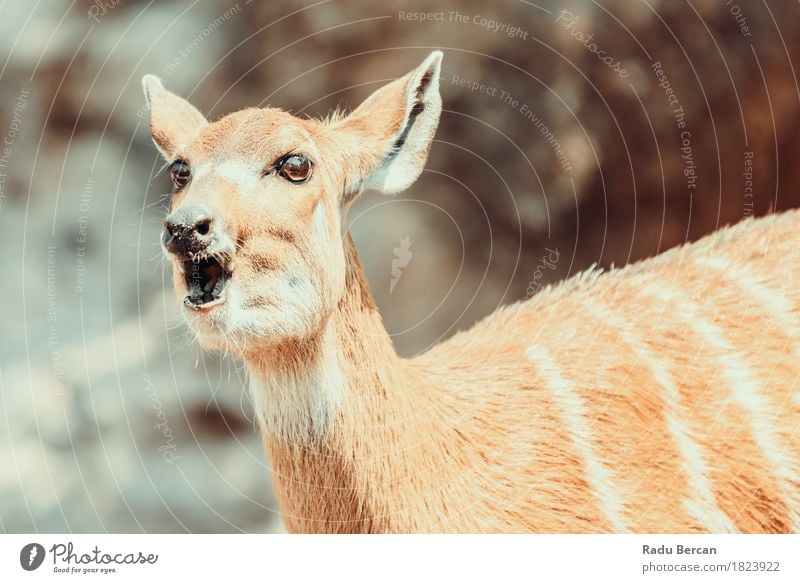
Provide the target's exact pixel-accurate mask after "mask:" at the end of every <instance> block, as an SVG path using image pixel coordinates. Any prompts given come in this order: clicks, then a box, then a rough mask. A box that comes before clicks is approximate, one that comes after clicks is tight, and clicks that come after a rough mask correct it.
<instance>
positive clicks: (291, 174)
mask: <svg viewBox="0 0 800 583" xmlns="http://www.w3.org/2000/svg"><path fill="white" fill-rule="evenodd" d="M312 168H313V166H312V164H311V160H309V159H308V158H306V157H305V156H303V155H302V154H290V155H289V156H284V157H283V158H281V159H280V160H278V163H277V164H276V165H275V171H276V172H277V173H278V174H279V175H281V176H282V177H283V178H285V179H286V180H288V181H289V182H294V183H295V184H300V183H301V182H305V181H306V180H308V179H309V178H311V169H312Z"/></svg>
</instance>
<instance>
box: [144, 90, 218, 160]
mask: <svg viewBox="0 0 800 583" xmlns="http://www.w3.org/2000/svg"><path fill="white" fill-rule="evenodd" d="M142 88H143V89H144V98H145V101H146V102H147V107H148V108H149V109H150V132H151V133H152V135H153V142H155V144H156V146H158V149H159V150H160V151H161V154H163V156H164V157H165V158H166V159H168V160H172V159H174V158H175V155H176V153H177V152H178V151H179V150H180V149H182V148H183V147H184V146H185V145H186V144H187V143H189V141H191V139H192V138H193V137H194V136H196V135H197V134H198V132H200V130H202V129H203V128H204V127H206V126H207V125H208V121H207V120H206V118H205V117H203V114H202V113H200V112H199V111H198V110H197V108H196V107H195V106H193V105H192V104H191V103H189V102H188V101H186V100H185V99H183V98H182V97H178V96H177V95H175V94H174V93H172V92H170V91H167V90H166V89H164V85H163V84H162V83H161V80H160V79H159V78H158V77H156V76H155V75H145V76H144V77H143V78H142Z"/></svg>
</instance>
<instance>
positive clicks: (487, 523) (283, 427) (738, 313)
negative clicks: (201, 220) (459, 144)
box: [153, 57, 800, 533]
mask: <svg viewBox="0 0 800 583" xmlns="http://www.w3.org/2000/svg"><path fill="white" fill-rule="evenodd" d="M422 79H425V80H426V81H424V82H422V81H421V80H422ZM431 80H433V81H435V82H434V83H431ZM436 82H438V58H434V57H431V58H429V59H428V60H426V62H425V63H423V66H422V67H421V68H418V69H417V70H415V71H414V72H412V73H411V74H410V75H408V76H406V77H404V78H403V79H401V80H398V81H396V82H394V83H392V84H390V85H389V86H387V88H384V89H382V90H379V91H378V92H376V93H375V94H374V95H373V97H371V98H370V99H369V100H367V102H365V104H363V105H362V106H361V107H360V108H358V109H356V110H355V111H354V113H353V114H351V115H350V116H347V117H342V118H339V117H336V118H333V119H331V120H328V121H325V122H318V121H314V120H298V119H296V118H293V117H291V116H290V115H289V114H287V113H285V112H280V111H277V110H272V109H266V110H246V111H244V112H239V113H236V114H233V115H231V116H228V117H226V118H224V119H223V120H220V121H219V122H216V123H213V124H210V125H208V126H206V127H204V128H201V130H200V131H199V133H196V135H195V134H194V133H193V132H194V130H186V129H185V128H181V127H176V126H175V125H174V124H173V125H169V124H167V126H166V127H161V126H159V127H158V128H154V134H155V135H156V139H157V140H160V144H169V143H173V144H179V143H183V142H186V144H187V145H186V146H185V147H184V149H183V150H181V151H179V152H178V151H171V152H168V153H167V154H166V155H167V156H168V157H170V158H172V157H175V156H178V155H180V156H182V157H185V158H186V159H188V160H190V161H191V163H192V164H196V165H200V164H205V163H208V164H211V165H212V166H211V167H212V168H213V165H214V164H219V163H221V162H222V161H225V160H230V159H234V158H235V159H236V160H239V161H240V162H241V164H242V168H248V167H251V166H252V167H254V168H256V167H258V166H259V164H264V163H266V162H268V161H270V160H271V159H273V158H274V157H275V156H278V155H280V154H282V153H285V152H287V151H290V150H292V149H293V148H297V147H300V148H303V149H304V150H305V151H306V152H307V153H309V154H310V155H312V156H314V158H315V162H316V164H317V165H316V168H315V172H316V174H315V178H314V179H313V180H311V181H309V183H308V184H307V185H303V186H295V185H289V184H285V183H283V182H280V181H275V180H272V178H271V177H265V178H262V179H261V180H260V181H259V182H258V185H257V186H254V187H252V189H251V190H250V191H248V192H242V188H241V185H239V186H237V185H236V184H234V183H232V182H231V181H230V180H229V179H226V178H224V177H220V176H216V175H215V174H214V172H213V171H212V172H211V174H209V175H208V176H207V177H204V178H198V180H197V184H193V185H192V187H191V188H189V189H188V190H187V191H186V192H183V193H181V194H180V195H179V196H177V197H176V198H175V200H174V201H173V208H177V207H178V206H180V205H181V204H185V202H186V200H194V201H198V200H200V201H203V202H204V203H205V204H207V205H209V206H211V207H212V208H213V210H214V212H215V213H216V216H215V220H220V221H224V222H225V225H226V232H227V233H228V234H229V235H230V236H231V237H232V239H233V240H235V241H236V248H237V251H236V257H235V270H234V282H235V285H236V286H237V287H236V290H237V292H236V293H237V294H238V295H236V296H232V297H240V298H242V299H241V303H240V304H239V305H236V306H235V305H226V306H223V307H222V308H221V309H220V308H217V309H215V311H214V312H213V313H211V314H203V315H201V316H187V317H189V324H190V326H192V328H193V329H194V330H195V331H196V332H197V334H198V338H199V340H200V342H201V343H203V344H204V345H205V346H208V347H210V348H230V349H231V350H234V351H236V352H237V353H238V354H241V355H242V356H243V357H244V359H245V360H246V362H247V364H248V368H249V370H250V372H251V375H252V377H253V387H254V399H255V401H256V404H257V406H258V408H259V416H260V419H261V422H262V429H263V437H264V443H265V447H266V449H267V452H268V455H269V459H270V462H271V465H272V475H273V482H274V485H275V489H276V491H277V493H278V497H279V501H280V505H281V511H282V513H283V516H284V519H285V522H286V525H287V528H288V529H289V530H290V531H295V532H308V531H310V532H549V533H560V532H621V531H631V532H725V531H741V532H791V531H794V532H797V531H798V529H800V386H798V384H799V383H798V379H800V287H799V286H798V282H797V274H798V273H800V254H798V239H800V212H798V211H793V212H789V213H785V214H782V215H778V216H770V217H767V218H763V219H759V220H747V221H744V222H742V223H741V224H740V225H737V226H734V227H731V228H727V229H724V230H721V231H719V232H718V233H716V234H714V235H711V236H709V237H706V238H705V239H703V240H702V241H700V242H698V243H695V244H692V245H687V246H685V247H683V248H680V249H675V250H672V251H669V252H667V253H664V254H663V255H661V256H659V257H657V258H655V259H651V260H648V261H644V262H641V263H639V264H635V265H632V266H629V267H626V268H624V269H618V270H614V271H612V272H610V273H605V274H601V273H599V272H597V271H590V272H587V273H584V274H581V275H580V276H577V277H575V278H573V279H571V280H569V281H567V282H566V283H563V284H561V285H558V286H556V287H553V288H549V289H547V290H545V291H543V292H542V293H540V294H538V295H537V296H535V297H534V298H532V299H531V300H528V301H525V302H522V303H518V304H515V305H512V306H507V307H504V308H502V309H500V310H498V311H497V312H495V313H494V314H492V315H491V316H489V317H488V318H486V319H485V320H484V321H482V322H481V323H479V324H477V325H476V326H475V327H473V328H472V329H471V330H469V331H467V332H462V333H460V334H458V335H456V336H455V337H453V338H451V339H450V340H448V341H446V342H443V343H441V344H440V345H438V346H436V347H435V348H433V349H432V350H430V351H429V352H427V353H426V354H424V355H422V356H420V357H418V358H415V359H411V360H405V359H401V358H399V357H398V356H397V354H396V353H395V351H394V349H393V346H392V343H391V340H390V338H389V337H388V335H387V333H386V331H385V329H384V327H383V325H382V323H381V318H380V315H379V313H378V311H377V308H376V306H375V302H374V301H373V299H372V296H371V294H370V291H369V287H368V285H367V281H366V278H365V276H364V273H363V270H362V268H361V265H360V262H359V260H358V255H357V253H356V250H355V248H354V246H353V243H352V241H351V239H350V237H349V235H348V234H347V233H346V232H343V228H342V224H343V220H342V213H344V212H345V210H346V208H347V204H348V203H349V201H350V200H351V198H352V193H353V192H354V191H358V190H359V189H360V188H361V187H362V186H363V185H365V184H370V185H372V186H377V187H379V188H380V187H381V185H382V184H383V185H384V186H385V187H386V189H387V190H392V188H393V187H394V186H396V185H398V184H402V183H403V182H404V181H406V180H405V178H404V177H403V176H402V175H399V177H398V175H395V176H392V173H391V171H392V169H393V168H394V169H396V168H400V167H401V166H402V167H407V168H409V170H408V171H409V172H410V174H412V175H413V176H411V177H410V178H409V179H410V180H412V181H413V178H415V177H416V174H418V173H419V172H420V171H421V167H422V165H423V164H424V161H425V158H426V156H427V150H428V147H429V146H430V141H431V138H432V131H433V130H432V128H435V124H436V121H437V120H438V111H437V109H436V104H437V99H438V91H436V88H435V85H436ZM420 83H422V85H420ZM431 91H435V97H434V96H433V94H432V93H431ZM170 100H171V98H170ZM416 100H419V101H420V103H419V104H418V105H419V106H420V107H419V108H418V109H419V110H421V111H422V113H420V114H419V115H420V117H419V125H418V126H416V129H414V126H413V125H409V119H410V117H409V116H410V115H411V116H412V117H413V115H412V114H410V113H409V112H410V111H412V110H413V109H414V108H415V107H417V106H416V105H415V101H416ZM162 105H163V104H162ZM169 106H170V104H169V103H167V105H165V107H169ZM153 107H154V117H153V120H154V125H157V123H159V122H157V121H156V120H158V119H160V120H164V119H168V118H169V116H168V115H166V114H165V113H164V112H160V113H158V112H157V110H158V108H159V107H161V106H160V105H159V104H158V102H157V101H155V100H154V101H153ZM439 107H440V105H439ZM426 108H427V111H428V113H427V114H426V113H425V110H426ZM408 127H411V132H407V133H408V135H409V136H410V137H411V138H413V139H412V140H411V142H410V143H407V144H401V146H402V147H401V150H400V153H401V154H402V156H403V157H402V158H400V160H401V166H396V167H391V164H392V160H393V159H397V158H393V157H392V156H393V152H392V148H393V143H394V142H395V141H396V139H397V136H398V133H399V132H402V131H403V128H408ZM176 132H177V134H180V133H181V132H189V133H190V134H191V135H190V137H189V138H188V141H187V140H182V139H181V136H180V135H176ZM164 135H167V138H164ZM406 147H407V148H409V149H408V150H403V149H402V148H406ZM162 148H163V145H162ZM403 165H405V166H403ZM387 167H388V168H389V172H386V169H387ZM381 173H383V175H384V177H385V176H390V177H391V179H388V180H386V179H382V180H383V182H381V180H378V181H377V182H376V181H374V177H375V176H376V175H378V174H381ZM414 173H416V174H414ZM249 181H250V178H247V177H246V179H244V180H243V182H242V184H249ZM371 181H372V182H371ZM398 181H399V182H398ZM320 209H322V210H320ZM315 221H316V223H315ZM178 275H180V274H179V272H178V267H177V266H176V276H178ZM291 277H295V278H297V281H298V282H301V284H297V286H296V289H299V290H303V291H302V293H303V294H306V295H304V296H302V297H301V298H300V299H299V300H298V299H297V298H296V297H295V296H293V295H286V294H285V293H283V292H282V291H281V290H282V289H283V288H281V287H280V286H279V284H278V282H281V281H291ZM287 278H289V279H287ZM302 282H305V283H307V285H304V284H302ZM182 285H183V284H182V283H181V278H180V277H176V292H177V295H178V297H179V298H180V297H182V296H183V295H184V294H185V289H183V288H182ZM298 293H299V292H298ZM301 300H302V302H303V303H302V304H300V303H297V302H299V301H301ZM228 303H229V304H233V299H231V300H230V301H229V302H228ZM243 322H244V323H243Z"/></svg>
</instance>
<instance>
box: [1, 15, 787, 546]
mask: <svg viewBox="0 0 800 583" xmlns="http://www.w3.org/2000/svg"><path fill="white" fill-rule="evenodd" d="M433 48H441V49H443V50H444V52H445V60H444V73H443V78H442V87H441V89H442V93H443V97H444V103H445V109H446V111H445V112H444V114H443V116H442V121H441V125H440V129H439V132H438V135H437V138H438V139H437V142H436V143H435V144H434V147H433V150H432V153H431V157H430V161H429V164H428V170H427V171H426V172H425V173H424V175H423V176H422V177H421V179H420V180H419V181H418V182H417V183H416V184H415V185H414V186H413V187H412V188H411V189H410V190H409V191H408V192H406V193H405V194H403V195H401V196H397V197H392V198H388V197H382V196H380V195H377V194H374V193H373V194H367V195H366V196H364V197H362V199H361V200H359V201H358V203H357V204H356V205H355V206H354V208H353V209H352V211H351V213H350V217H349V220H350V223H351V226H352V231H353V233H354V237H355V239H356V241H357V244H358V246H359V248H360V249H361V251H362V255H363V259H364V263H365V265H366V268H367V271H368V274H369V278H370V281H371V284H372V287H373V290H374V293H375V295H376V297H377V300H378V303H379V305H380V309H381V311H382V313H383V315H384V318H385V321H386V324H387V327H388V328H389V330H390V332H392V334H393V335H394V338H395V341H396V344H397V348H398V350H399V351H400V352H401V353H402V354H405V355H412V354H415V353H417V352H419V351H422V350H425V349H426V348H427V347H428V346H429V345H430V344H432V343H435V342H436V341H438V340H440V339H442V338H445V337H447V336H449V335H450V334H452V333H453V332H455V331H456V330H458V329H462V328H465V327H467V326H469V325H471V324H472V323H474V322H475V321H476V320H477V319H479V318H481V317H482V316H484V315H486V314H488V313H490V312H491V311H492V310H493V309H494V308H495V307H496V306H497V305H499V304H502V303H507V302H511V301H515V300H519V299H524V298H525V297H526V296H529V295H531V294H533V293H535V292H536V291H538V290H539V289H540V287H541V286H543V285H545V284H546V283H548V282H554V281H558V280H561V279H564V278H567V277H569V276H570V275H572V274H574V273H576V272H578V271H580V270H582V269H585V268H586V267H588V266H589V265H591V264H593V263H598V264H600V265H601V266H606V267H607V266H610V265H612V264H617V265H619V264H624V263H628V262H631V261H635V260H637V259H640V258H643V257H646V256H651V255H653V254H655V253H657V252H659V251H660V250H664V249H667V248H669V247H672V246H674V245H678V244H680V243H682V242H684V241H687V240H694V239H696V238H698V237H700V236H702V235H703V234H705V233H708V232H711V231H713V230H715V229H716V228H718V227H719V226H721V225H723V224H726V223H731V222H736V221H738V220H740V219H742V218H743V217H746V216H749V215H761V214H765V213H767V212H770V210H781V209H786V208H790V207H794V206H797V205H798V203H800V164H798V163H797V158H798V155H800V152H799V151H798V150H799V148H800V147H799V146H798V144H799V143H800V142H799V141H798V140H797V136H798V135H799V134H800V115H798V112H800V103H798V100H799V98H800V93H799V91H798V80H797V72H796V71H795V68H794V64H795V63H797V62H798V56H800V54H799V53H798V51H799V50H800V6H798V4H797V2H793V1H790V0H782V1H776V2H769V3H767V2H762V3H755V2H744V1H743V0H730V1H728V0H713V1H712V0H687V1H686V2H666V1H658V0H648V2H644V1H639V0H609V1H606V2H603V3H602V4H600V3H594V2H577V1H576V2H552V1H545V0H533V1H530V2H529V1H527V0H526V1H521V0H502V1H499V2H491V3H490V2H477V1H475V0H461V1H458V2H456V1H455V0H449V1H443V0H430V1H426V2H398V1H393V0H389V1H387V2H364V1H363V0H362V1H358V2H356V1H339V0H327V1H326V0H323V1H317V2H294V1H286V2H258V1H247V0H239V2H233V1H216V2H197V1H194V2H189V1H161V0H159V1H158V2H154V1H152V0H151V1H146V0H139V1H127V2H126V1H119V0H97V1H90V0H79V1H72V0H70V1H67V0H48V2H46V3H45V2H38V3H33V2H29V3H24V2H16V1H15V2H6V3H3V4H2V8H0V63H2V65H0V67H1V68H0V108H1V109H2V112H1V113H0V140H2V143H1V144H0V232H2V243H3V245H2V265H3V274H4V277H3V279H2V281H3V287H4V290H5V291H4V297H3V301H2V302H0V321H2V335H0V530H2V531H6V532H20V531H43V532H51V531H56V532H57V531H75V532H82V531H98V532H103V531H110V532H140V531H147V532H160V531H166V532H184V531H191V532H239V531H248V532H251V531H258V532H272V531H279V530H280V529H281V528H282V527H281V522H280V517H279V514H278V512H277V510H276V504H275V500H274V498H273V495H272V493H271V491H270V488H269V478H268V468H267V463H266V461H265V459H264V456H263V453H262V450H261V446H260V441H259V439H258V437H257V433H256V431H255V429H254V425H253V418H252V413H251V409H250V400H249V396H248V395H247V391H246V390H245V386H244V373H243V371H242V366H241V364H240V363H238V362H237V361H235V360H234V359H231V358H223V357H221V356H219V355H213V354H204V353H202V352H201V351H200V350H199V349H198V348H197V347H196V346H195V345H194V344H193V343H192V342H191V341H190V339H189V338H188V337H187V334H186V332H185V329H184V328H183V326H182V324H181V320H180V314H179V312H178V310H177V306H176V302H175V301H174V298H173V297H172V295H171V292H170V285H171V284H170V277H169V273H168V272H167V271H166V270H165V266H164V263H163V261H162V259H161V253H160V249H159V245H158V240H159V231H160V224H161V220H162V218H163V216H164V213H165V209H166V204H167V193H168V191H169V183H168V179H167V178H166V177H165V176H164V173H163V172H162V168H163V162H162V161H161V160H160V159H159V158H158V156H157V154H156V151H155V149H154V147H153V146H152V145H151V143H150V139H149V135H148V128H147V121H146V120H147V112H146V111H145V110H144V109H143V107H144V102H143V98H142V95H141V89H140V85H139V80H140V78H141V77H142V75H143V74H145V73H155V74H157V75H159V76H161V77H162V79H163V80H164V83H165V84H166V85H167V87H168V88H170V89H172V90H173V91H176V92H178V93H180V94H182V95H185V96H188V97H189V98H190V99H191V100H192V101H193V102H194V103H195V104H196V105H197V106H198V107H199V108H200V109H201V110H202V111H203V112H204V113H206V114H207V115H208V116H209V117H210V118H212V119H217V118H219V117H220V116H222V115H224V114H225V113H227V112H230V111H232V110H235V109H238V108H241V107H244V106H251V105H266V104H269V105H272V106H276V107H283V108H286V109H288V110H290V111H293V112H295V113H297V114H298V115H312V116H317V115H324V114H325V113H327V112H328V111H329V110H330V109H332V108H334V107H336V106H354V105H356V104H357V103H358V102H359V101H360V100H361V99H363V98H364V97H366V96H367V95H368V94H369V92H370V91H372V90H374V89H376V88H377V87H379V86H380V85H381V84H382V83H384V82H386V81H388V80H389V79H392V78H394V77H397V76H400V75H402V74H404V73H405V72H406V71H408V70H410V69H411V68H412V67H414V66H415V65H416V64H417V63H418V62H419V61H421V60H422V59H423V58H424V56H425V55H426V54H427V53H428V52H429V51H430V50H431V49H433Z"/></svg>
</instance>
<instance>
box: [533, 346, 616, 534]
mask: <svg viewBox="0 0 800 583" xmlns="http://www.w3.org/2000/svg"><path fill="white" fill-rule="evenodd" d="M527 357H528V358H529V359H530V360H532V361H533V362H535V363H536V366H537V368H538V369H539V371H540V372H541V373H542V376H543V377H544V379H545V381H546V382H547V388H548V389H549V390H550V392H551V393H552V394H553V397H554V398H555V401H556V403H557V404H558V405H560V406H561V413H562V417H563V419H564V422H565V423H566V425H567V428H568V430H569V433H570V437H571V438H572V441H573V443H574V444H575V447H576V448H577V449H578V453H579V454H580V456H581V458H582V459H583V463H584V466H585V467H586V474H587V475H586V480H587V482H588V483H589V484H590V485H591V487H592V490H593V491H594V494H595V496H596V497H597V500H598V502H599V503H600V509H601V511H602V512H603V514H604V515H605V517H606V518H607V519H608V521H609V523H610V524H611V527H612V528H613V529H614V531H615V532H628V527H627V526H626V525H625V522H624V520H623V519H622V501H621V500H620V499H619V496H617V489H616V488H615V486H614V483H613V482H612V480H611V472H610V471H609V469H608V468H607V467H606V466H605V465H603V463H602V462H601V461H600V460H599V459H598V457H597V455H596V454H595V452H594V447H593V445H592V432H591V429H590V427H589V424H588V423H587V422H586V418H587V412H586V407H585V406H584V403H583V399H582V398H581V396H580V395H579V394H578V392H577V391H576V390H575V387H574V386H573V384H572V383H571V382H570V381H569V380H567V379H565V378H564V377H563V376H562V374H561V371H560V370H559V368H558V365H557V364H556V363H555V361H554V360H553V358H552V357H551V356H550V354H549V353H548V352H547V351H546V350H545V349H543V348H541V347H539V346H532V347H530V348H529V349H528V351H527Z"/></svg>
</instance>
